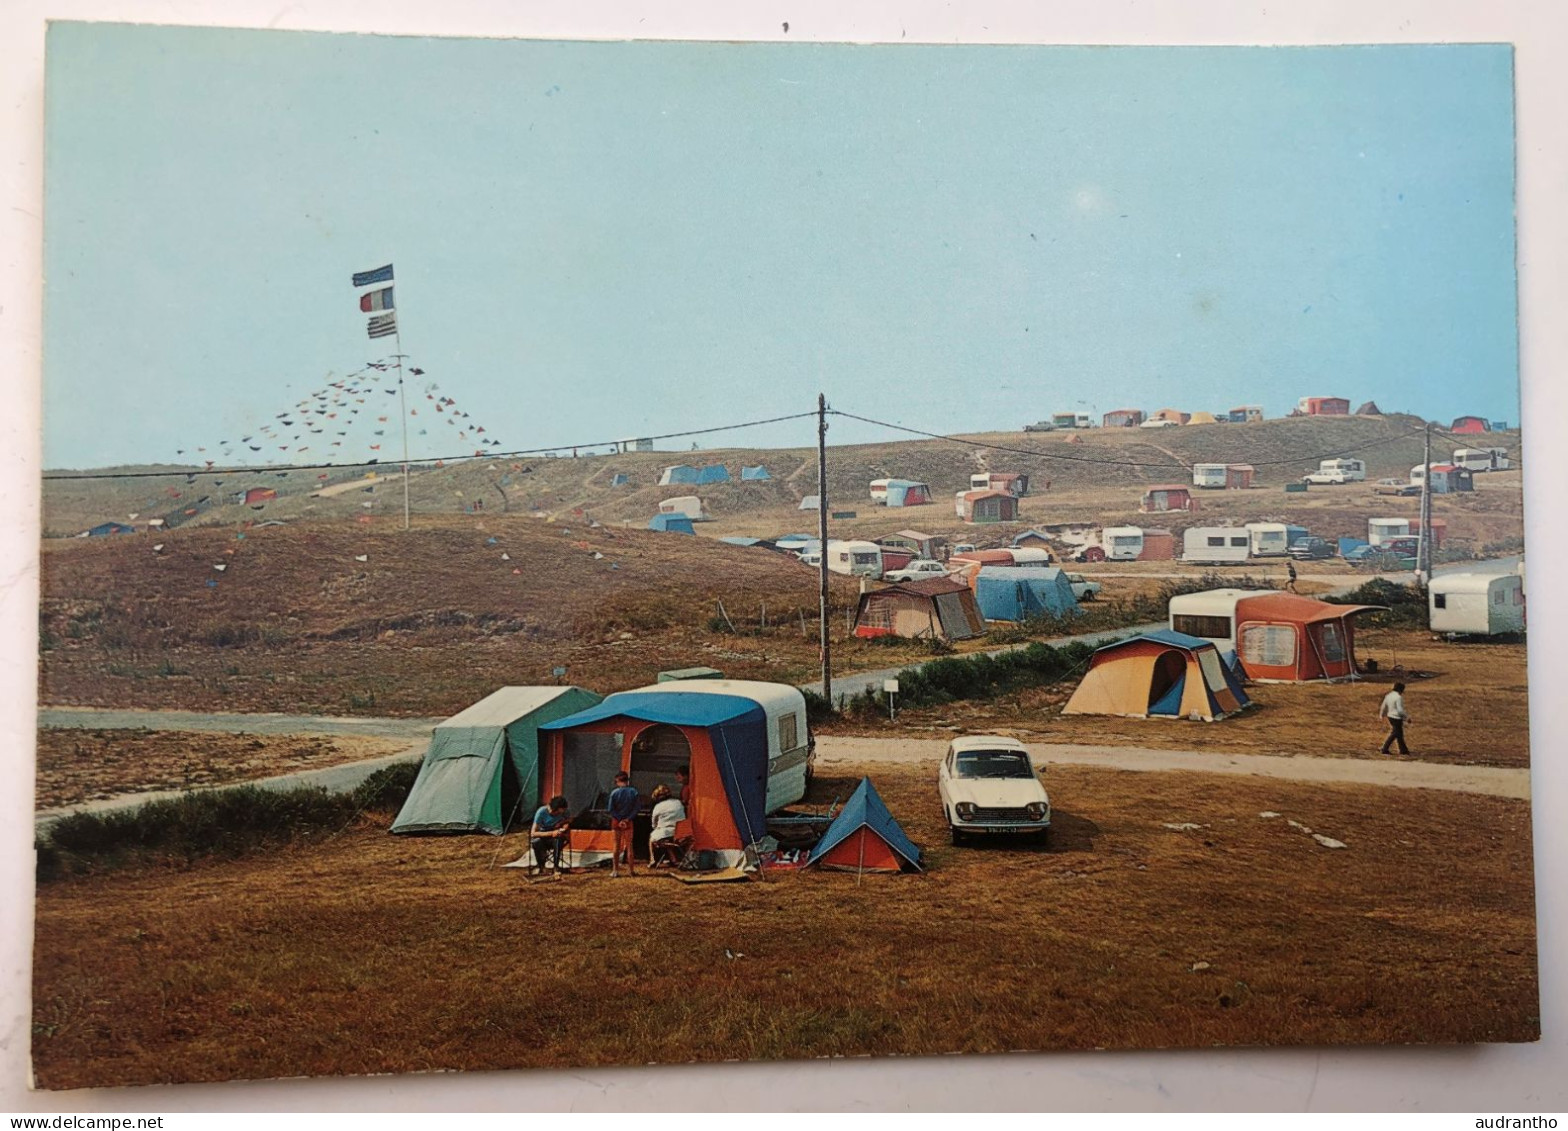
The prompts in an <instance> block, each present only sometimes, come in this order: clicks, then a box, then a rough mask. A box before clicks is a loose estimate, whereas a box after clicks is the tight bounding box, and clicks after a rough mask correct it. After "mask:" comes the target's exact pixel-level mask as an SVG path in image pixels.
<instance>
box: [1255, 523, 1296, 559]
mask: <svg viewBox="0 0 1568 1131" xmlns="http://www.w3.org/2000/svg"><path fill="white" fill-rule="evenodd" d="M1244 529H1245V530H1246V531H1247V538H1248V540H1249V541H1250V543H1251V549H1252V556H1253V557H1255V558H1283V557H1288V556H1289V555H1290V527H1288V526H1286V525H1285V524H1284V523H1283V522H1249V523H1247V525H1246V527H1245V528H1244Z"/></svg>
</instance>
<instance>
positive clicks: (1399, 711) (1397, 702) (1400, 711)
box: [1377, 691, 1405, 719]
mask: <svg viewBox="0 0 1568 1131" xmlns="http://www.w3.org/2000/svg"><path fill="white" fill-rule="evenodd" d="M1377 713H1378V716H1379V717H1380V718H1386V719H1402V718H1404V717H1405V697H1404V696H1403V695H1401V694H1400V693H1399V692H1397V691H1390V692H1389V693H1388V694H1387V695H1385V696H1383V706H1382V707H1380V708H1379V709H1378V712H1377Z"/></svg>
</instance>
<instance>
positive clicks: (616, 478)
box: [610, 471, 632, 487]
mask: <svg viewBox="0 0 1568 1131" xmlns="http://www.w3.org/2000/svg"><path fill="white" fill-rule="evenodd" d="M631 481H632V477H631V476H630V475H627V474H626V472H624V471H617V472H616V473H615V474H614V475H612V476H610V486H611V487H624V486H626V485H627V484H628V483H630V482H631Z"/></svg>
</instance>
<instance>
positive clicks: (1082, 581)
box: [1067, 573, 1103, 601]
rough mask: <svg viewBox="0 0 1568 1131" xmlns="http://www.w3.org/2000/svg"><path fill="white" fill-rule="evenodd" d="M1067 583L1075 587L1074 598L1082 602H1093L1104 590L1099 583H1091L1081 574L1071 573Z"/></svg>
mask: <svg viewBox="0 0 1568 1131" xmlns="http://www.w3.org/2000/svg"><path fill="white" fill-rule="evenodd" d="M1067 583H1068V584H1069V585H1071V586H1072V587H1073V596H1074V597H1077V598H1078V600H1080V601H1092V600H1094V599H1095V598H1096V597H1098V596H1099V595H1100V590H1101V589H1102V588H1103V586H1101V584H1100V583H1099V582H1098V581H1090V580H1089V579H1088V578H1087V577H1085V576H1084V575H1083V574H1081V573H1069V574H1068V575H1067Z"/></svg>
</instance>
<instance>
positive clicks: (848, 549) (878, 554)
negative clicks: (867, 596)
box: [828, 541, 882, 581]
mask: <svg viewBox="0 0 1568 1131" xmlns="http://www.w3.org/2000/svg"><path fill="white" fill-rule="evenodd" d="M828 569H830V570H832V571H833V572H834V573H842V574H846V575H847V576H849V577H869V578H871V579H872V580H873V581H875V580H877V579H878V578H880V577H881V576H882V547H881V546H878V545H877V544H876V543H875V542H833V541H830V542H829V543H828Z"/></svg>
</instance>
